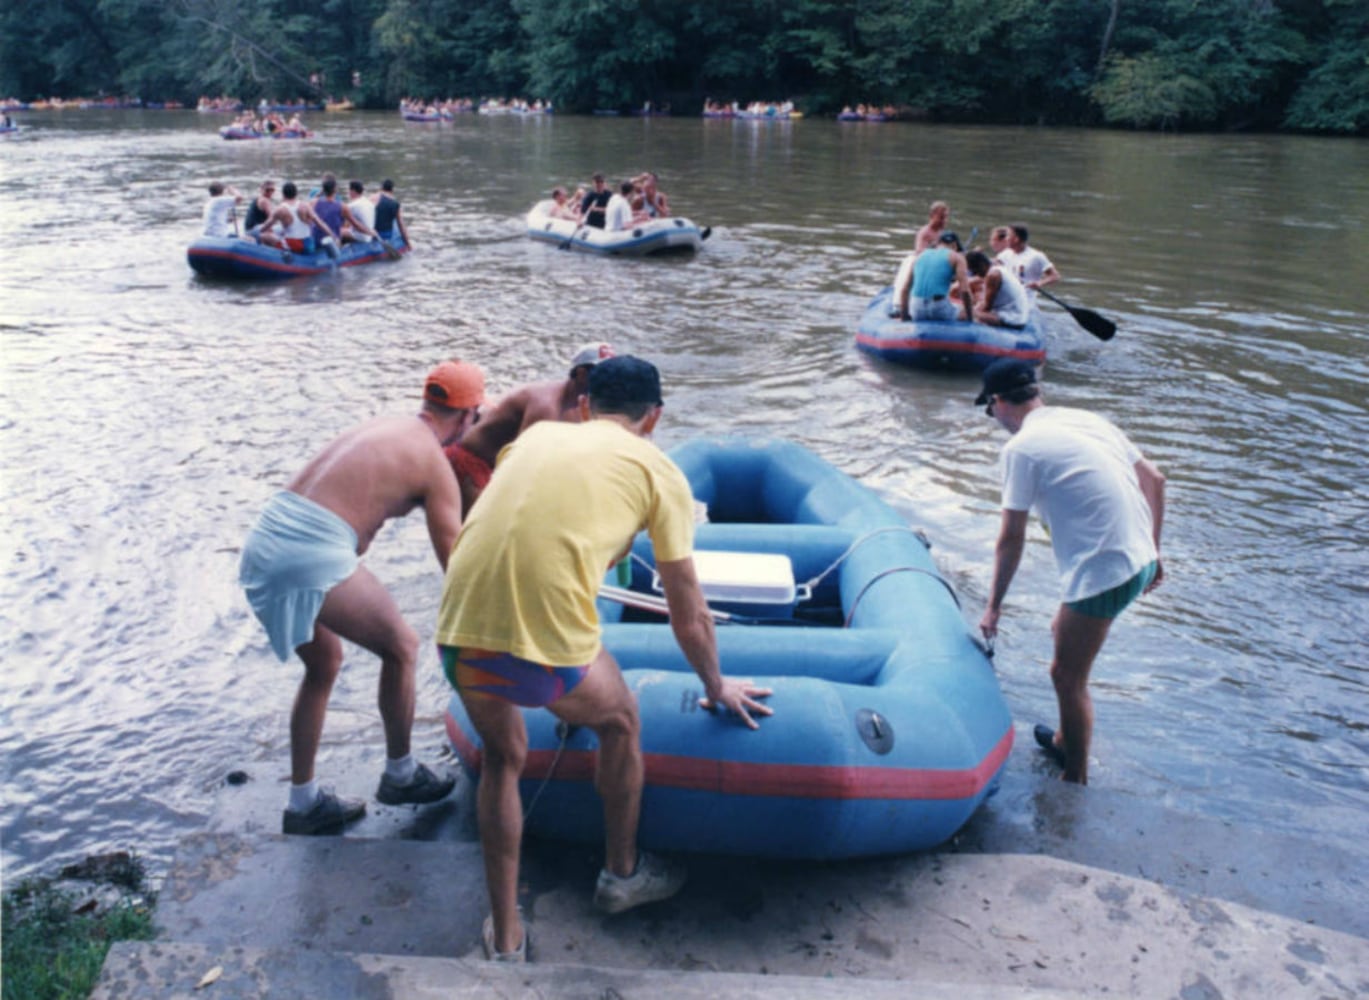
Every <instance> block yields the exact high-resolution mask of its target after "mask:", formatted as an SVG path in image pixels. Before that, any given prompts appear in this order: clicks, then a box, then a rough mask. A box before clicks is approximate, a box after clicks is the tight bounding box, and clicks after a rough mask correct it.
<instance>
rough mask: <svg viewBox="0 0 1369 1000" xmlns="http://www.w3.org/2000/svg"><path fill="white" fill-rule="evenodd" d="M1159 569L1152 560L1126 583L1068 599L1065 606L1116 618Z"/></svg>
mask: <svg viewBox="0 0 1369 1000" xmlns="http://www.w3.org/2000/svg"><path fill="white" fill-rule="evenodd" d="M1159 571H1160V564H1159V562H1155V561H1152V562H1151V563H1149V564H1147V565H1146V566H1143V567H1142V568H1141V571H1140V572H1139V573H1137V574H1136V575H1135V576H1133V577H1132V578H1131V579H1130V580H1128V581H1127V582H1126V583H1123V584H1119V585H1118V586H1116V587H1113V588H1112V589H1111V590H1105V591H1103V592H1102V593H1101V594H1094V595H1093V596H1092V597H1085V598H1084V599H1083V600H1082V601H1066V602H1065V607H1067V608H1069V609H1070V610H1071V611H1077V612H1079V613H1080V614H1081V615H1088V616H1089V617H1090V618H1116V617H1117V616H1118V615H1120V614H1121V613H1122V612H1123V611H1124V610H1125V609H1126V606H1127V605H1128V604H1130V603H1131V602H1132V601H1134V600H1136V598H1138V597H1140V596H1141V594H1142V592H1143V591H1144V590H1145V589H1146V588H1147V587H1149V586H1150V581H1151V580H1154V579H1155V574H1156V573H1158V572H1159Z"/></svg>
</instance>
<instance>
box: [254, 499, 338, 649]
mask: <svg viewBox="0 0 1369 1000" xmlns="http://www.w3.org/2000/svg"><path fill="white" fill-rule="evenodd" d="M358 562H359V560H358V558H357V536H356V532H355V531H353V530H352V526H351V525H349V524H348V523H347V522H346V521H344V520H343V519H342V518H340V517H338V516H337V515H336V514H334V513H333V512H332V511H331V510H328V509H327V508H325V507H321V506H319V505H318V504H316V503H314V501H312V500H308V499H306V498H304V497H302V496H300V495H299V494H298V493H291V492H290V491H289V490H282V491H281V492H279V493H277V494H276V495H275V496H273V497H272V498H271V500H270V502H269V503H267V505H266V509H265V510H264V511H262V514H261V518H260V519H259V520H258V521H257V524H256V527H254V528H253V529H252V533H251V534H250V535H248V536H247V542H246V543H245V544H244V545H243V547H242V562H241V564H240V565H239V567H238V583H239V584H240V585H241V586H242V588H243V590H245V591H246V592H247V600H248V603H250V604H251V605H252V610H253V611H254V612H255V613H256V616H257V619H258V620H259V621H260V622H261V623H262V625H263V626H264V627H265V628H266V634H267V636H269V637H270V639H271V648H272V649H273V650H275V652H276V656H278V657H280V660H281V662H282V663H284V662H285V661H286V660H288V659H290V654H291V653H292V652H293V651H294V650H295V648H296V647H298V646H301V645H303V644H304V643H306V642H310V641H312V640H313V638H314V622H315V620H316V619H317V618H318V612H319V608H321V607H322V606H323V599H324V598H325V597H326V596H327V595H328V591H330V590H332V589H333V588H334V587H336V586H337V585H338V584H339V583H341V582H342V581H343V580H345V579H347V578H348V577H349V576H351V575H352V574H353V573H354V572H355V571H356V568H357V563H358Z"/></svg>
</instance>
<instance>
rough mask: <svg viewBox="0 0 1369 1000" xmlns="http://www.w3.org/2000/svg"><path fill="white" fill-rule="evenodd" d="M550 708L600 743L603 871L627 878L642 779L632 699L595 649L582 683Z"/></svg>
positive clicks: (610, 662)
mask: <svg viewBox="0 0 1369 1000" xmlns="http://www.w3.org/2000/svg"><path fill="white" fill-rule="evenodd" d="M549 707H550V708H551V710H552V712H553V713H555V715H556V716H557V717H558V718H561V719H564V720H565V721H566V722H569V723H570V724H571V725H576V726H588V727H589V728H591V729H593V730H594V733H595V735H596V736H598V737H599V759H598V762H597V766H596V770H595V774H594V787H595V788H596V789H597V790H598V792H599V798H600V799H601V800H603V804H604V867H605V868H607V869H608V870H609V871H611V872H612V873H613V874H615V875H623V876H627V875H631V874H632V873H633V871H635V870H636V868H637V823H638V820H639V818H640V816H641V812H642V783H643V774H644V772H643V766H642V744H641V719H640V717H639V715H638V713H637V699H636V697H634V696H633V694H632V692H631V691H629V690H628V686H627V683H626V682H625V681H624V680H623V672H622V670H620V669H619V667H618V663H617V661H615V660H614V659H613V657H612V655H610V653H609V652H608V650H606V649H604V648H602V647H600V649H599V654H598V655H597V656H596V657H595V658H594V662H593V664H592V665H591V666H590V669H589V673H587V674H586V675H585V679H584V680H582V681H581V682H580V684H579V685H578V686H577V687H576V688H575V690H574V691H572V692H571V693H570V694H568V695H566V696H565V697H564V698H562V699H560V700H559V701H557V702H555V703H554V704H552V705H551V706H549Z"/></svg>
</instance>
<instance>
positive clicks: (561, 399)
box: [444, 343, 613, 513]
mask: <svg viewBox="0 0 1369 1000" xmlns="http://www.w3.org/2000/svg"><path fill="white" fill-rule="evenodd" d="M611 357H613V348H611V347H609V346H608V344H603V343H591V344H586V345H585V346H583V347H581V348H580V349H579V350H578V351H576V352H575V356H574V357H572V358H571V359H570V375H569V376H568V377H566V378H564V379H552V380H551V381H547V382H530V383H528V384H527V385H522V386H519V387H517V388H516V389H514V390H512V391H511V392H509V393H508V394H507V395H505V396H502V397H500V400H499V402H498V403H496V404H495V405H494V406H493V407H492V408H491V409H490V410H489V412H488V413H483V414H481V415H480V422H479V423H478V424H476V425H475V426H474V427H472V428H471V429H470V430H469V431H468V432H467V433H466V436H465V437H463V438H462V439H461V440H460V441H459V442H457V443H455V444H450V445H448V446H447V447H446V448H445V449H444V450H445V453H446V456H447V459H448V461H450V462H451V465H452V471H453V472H455V473H456V478H457V481H458V482H459V483H460V484H461V505H462V510H464V511H466V512H467V513H469V512H470V509H471V507H472V506H473V505H474V504H475V501H476V499H477V498H478V497H479V496H480V494H481V493H482V492H484V489H485V484H486V483H488V482H489V481H490V474H491V473H492V472H493V471H494V461H495V459H496V458H498V457H499V452H500V451H502V450H503V449H504V446H505V445H507V444H508V443H509V442H511V441H512V440H513V439H514V438H516V437H518V435H519V434H521V433H523V431H525V430H527V429H528V428H529V427H531V426H532V425H533V424H535V423H537V422H538V421H540V420H564V421H566V422H568V423H579V421H580V397H581V396H582V395H584V394H585V393H586V392H588V391H589V373H590V371H591V370H592V369H593V368H594V366H595V365H597V364H598V363H599V362H600V361H603V360H604V359H605V358H611Z"/></svg>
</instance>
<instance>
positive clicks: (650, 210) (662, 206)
mask: <svg viewBox="0 0 1369 1000" xmlns="http://www.w3.org/2000/svg"><path fill="white" fill-rule="evenodd" d="M632 183H633V184H635V185H637V187H639V188H640V189H641V191H642V202H643V207H644V208H645V210H646V213H647V214H648V215H649V216H651V217H652V218H653V219H665V218H669V216H670V201H669V199H667V198H666V196H665V192H664V191H662V190H660V189H659V188H658V187H657V186H656V185H657V177H656V175H655V174H654V173H652V172H651V171H650V170H647V171H645V172H644V173H640V174H638V175H637V176H636V177H634V178H632Z"/></svg>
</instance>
